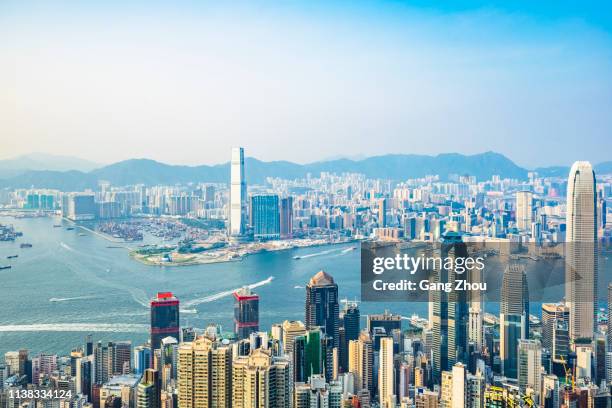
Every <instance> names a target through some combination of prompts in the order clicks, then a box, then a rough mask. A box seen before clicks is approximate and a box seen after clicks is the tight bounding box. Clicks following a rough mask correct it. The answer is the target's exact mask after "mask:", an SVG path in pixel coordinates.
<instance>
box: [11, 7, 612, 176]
mask: <svg viewBox="0 0 612 408" xmlns="http://www.w3.org/2000/svg"><path fill="white" fill-rule="evenodd" d="M607 3H608V2H603V1H602V2H592V3H589V2H569V1H567V2H566V1H564V0H558V1H554V2H545V1H536V2H533V1H521V0H517V1H511V2H509V1H494V2H481V1H475V0H474V1H470V0H463V1H454V2H443V1H442V2H440V1H431V2H427V1H422V0H417V1H413V2H410V3H408V2H399V1H367V2H365V1H346V2H340V1H331V0H330V1H325V2H317V1H283V2H258V1H249V2H244V3H242V2H238V1H235V2H234V1H232V2H199V1H193V2H187V1H177V2H155V1H150V2H138V1H132V2H124V1H104V2H94V1H89V2H55V1H51V0H49V1H41V2H30V1H24V0H19V1H10V0H4V1H1V2H0V159H4V158H9V157H14V156H18V155H21V154H27V153H31V152H44V153H50V154H59V155H70V156H77V157H80V158H84V159H88V160H92V161H95V162H98V163H112V162H115V161H119V160H125V159H129V158H151V159H154V160H159V161H163V162H166V163H173V164H190V165H195V164H212V163H219V162H225V161H227V160H229V156H230V148H231V147H232V146H244V147H245V152H246V154H247V156H253V157H256V158H258V159H261V160H267V161H269V160H289V161H294V162H298V163H305V162H313V161H319V160H325V159H328V158H332V157H334V158H335V157H364V156H373V155H381V154H387V153H411V154H429V155H435V154H439V153H447V152H457V153H464V154H475V153H481V152H484V151H496V152H499V153H502V154H504V155H506V156H508V157H509V158H510V159H512V160H514V161H515V162H516V163H517V164H519V165H521V166H525V167H528V168H534V167H538V166H550V165H567V164H569V163H571V162H573V161H575V160H590V161H592V162H594V163H599V162H602V161H607V160H612V153H611V152H612V5H610V4H607Z"/></svg>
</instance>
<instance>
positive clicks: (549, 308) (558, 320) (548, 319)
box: [542, 303, 569, 360]
mask: <svg viewBox="0 0 612 408" xmlns="http://www.w3.org/2000/svg"><path fill="white" fill-rule="evenodd" d="M568 324H569V308H568V307H567V306H565V304H562V303H543V304H542V348H544V349H546V350H548V351H550V353H551V356H552V358H553V360H555V359H557V360H559V359H560V358H561V357H562V356H563V354H561V350H559V348H558V347H555V345H556V344H555V341H554V340H555V330H557V329H558V328H559V326H562V327H567V325H568ZM557 339H558V340H560V339H559V337H557ZM564 351H565V352H567V350H564Z"/></svg>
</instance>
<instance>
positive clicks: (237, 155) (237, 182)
mask: <svg viewBox="0 0 612 408" xmlns="http://www.w3.org/2000/svg"><path fill="white" fill-rule="evenodd" d="M230 177H231V185H230V213H229V233H230V235H231V236H234V237H240V236H243V235H245V234H246V223H247V186H246V180H245V176H244V149H243V148H242V147H234V148H232V161H231V170H230Z"/></svg>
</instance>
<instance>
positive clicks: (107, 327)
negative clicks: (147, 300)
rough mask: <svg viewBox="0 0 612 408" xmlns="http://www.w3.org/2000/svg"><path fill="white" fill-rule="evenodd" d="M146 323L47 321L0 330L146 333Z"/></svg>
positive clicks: (5, 326) (1, 329) (10, 325)
mask: <svg viewBox="0 0 612 408" xmlns="http://www.w3.org/2000/svg"><path fill="white" fill-rule="evenodd" d="M147 329H148V326H147V325H146V324H128V323H49V324H9V325H3V326H0V332H41V331H44V332H92V333H93V332H111V333H146V332H147Z"/></svg>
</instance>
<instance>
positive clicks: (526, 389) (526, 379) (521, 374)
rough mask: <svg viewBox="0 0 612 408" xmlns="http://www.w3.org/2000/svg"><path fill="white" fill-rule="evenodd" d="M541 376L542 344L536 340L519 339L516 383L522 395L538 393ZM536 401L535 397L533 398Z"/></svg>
mask: <svg viewBox="0 0 612 408" xmlns="http://www.w3.org/2000/svg"><path fill="white" fill-rule="evenodd" d="M541 377H542V346H541V344H540V342H539V341H537V340H519V343H518V385H519V390H520V391H521V393H522V394H524V395H531V394H539V393H540V387H541ZM534 399H535V400H536V401H537V398H534Z"/></svg>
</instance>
